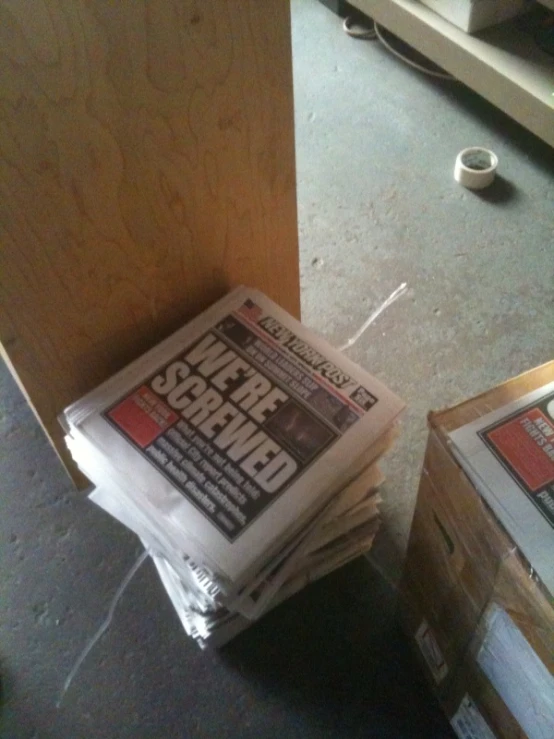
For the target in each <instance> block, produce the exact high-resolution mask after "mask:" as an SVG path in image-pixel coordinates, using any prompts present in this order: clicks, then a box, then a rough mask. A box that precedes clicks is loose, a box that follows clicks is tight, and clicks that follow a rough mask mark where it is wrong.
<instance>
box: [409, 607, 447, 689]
mask: <svg viewBox="0 0 554 739" xmlns="http://www.w3.org/2000/svg"><path fill="white" fill-rule="evenodd" d="M415 640H416V642H417V644H418V646H419V648H420V650H421V654H422V655H423V657H424V659H425V661H426V662H427V665H428V667H429V669H430V670H431V673H432V675H433V677H434V679H435V682H436V683H440V682H442V680H444V678H445V677H446V675H447V673H448V665H447V664H446V661H445V659H444V657H443V654H442V652H441V649H440V647H439V645H438V643H437V640H436V637H435V635H434V634H433V631H432V629H431V627H430V626H429V624H428V623H427V621H422V622H421V626H420V627H419V629H418V630H417V632H416V635H415Z"/></svg>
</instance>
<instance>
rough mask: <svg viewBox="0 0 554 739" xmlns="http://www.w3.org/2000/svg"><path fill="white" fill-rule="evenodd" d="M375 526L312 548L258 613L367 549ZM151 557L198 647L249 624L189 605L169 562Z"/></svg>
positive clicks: (239, 617) (222, 611)
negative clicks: (203, 611)
mask: <svg viewBox="0 0 554 739" xmlns="http://www.w3.org/2000/svg"><path fill="white" fill-rule="evenodd" d="M377 526H378V524H377V522H376V521H373V522H371V524H370V525H369V526H367V527H365V528H363V530H360V531H358V532H357V533H355V532H352V533H351V535H350V537H344V538H343V539H341V540H340V541H338V542H337V543H336V544H335V545H333V546H329V547H327V550H326V551H324V552H318V551H317V550H316V552H314V553H312V554H311V557H310V558H309V559H306V560H304V561H303V562H302V563H301V564H300V566H299V567H298V570H297V571H296V572H295V573H294V574H293V575H292V577H291V578H289V579H288V580H287V581H286V582H285V583H284V584H283V586H282V587H281V588H280V589H279V591H278V592H277V593H276V594H275V596H274V598H273V599H272V600H271V601H270V602H269V603H268V605H267V606H266V608H265V610H264V612H263V614H262V615H265V613H267V612H268V611H270V610H272V609H273V608H275V607H276V606H277V605H279V604H280V603H282V602H283V601H285V600H286V599H288V598H290V597H291V596H292V595H294V594H295V593H297V592H299V591H300V590H302V589H303V588H304V587H306V585H308V584H310V583H311V582H315V581H316V580H318V579H320V578H321V577H324V576H325V575H327V574H329V573H330V572H332V571H333V570H335V569H337V568H338V567H341V566H344V565H345V564H347V563H348V562H350V561H351V560H353V559H355V558H356V557H359V556H360V555H361V554H363V553H364V552H365V551H367V550H368V549H369V548H370V547H371V544H372V543H373V539H374V537H375V533H376V531H377ZM153 560H154V563H155V565H156V568H157V570H158V572H159V574H160V578H161V579H162V582H163V583H164V586H165V588H166V590H167V593H168V595H169V597H170V599H171V601H172V603H173V605H174V607H175V610H176V612H177V614H178V616H179V619H180V620H181V623H182V624H183V627H184V629H185V631H186V632H187V634H188V635H189V636H191V637H193V638H194V639H195V640H196V641H197V642H198V644H199V645H200V646H201V647H202V648H204V649H205V648H207V647H211V648H219V647H221V646H223V645H224V644H226V643H227V642H228V641H229V640H230V639H232V638H233V637H235V636H236V635H237V634H239V633H240V632H242V631H244V630H245V629H247V628H248V627H249V626H250V625H251V623H252V622H251V621H250V620H249V619H247V618H246V617H245V616H243V615H242V614H240V613H237V612H233V611H229V610H227V609H225V608H221V609H219V610H218V611H216V612H213V613H211V614H208V615H202V614H200V613H198V612H197V611H196V610H195V609H194V607H192V608H191V607H190V605H189V601H188V600H187V595H186V588H184V587H183V584H182V582H181V581H180V580H179V578H178V577H177V575H176V573H175V571H174V570H172V568H171V565H169V563H168V562H167V561H166V560H164V559H163V558H162V557H159V556H156V555H154V556H153Z"/></svg>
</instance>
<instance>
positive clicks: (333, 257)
mask: <svg viewBox="0 0 554 739" xmlns="http://www.w3.org/2000/svg"><path fill="white" fill-rule="evenodd" d="M293 45H294V63H295V94H296V116H297V152H298V154H297V157H298V162H297V164H298V196H299V219H300V236H301V267H302V297H303V317H304V321H305V322H306V323H307V324H308V325H310V326H312V327H313V328H315V329H317V330H319V331H320V332H321V333H323V334H325V335H326V336H327V337H328V338H330V339H331V340H332V341H334V342H336V343H342V342H343V341H344V340H345V339H346V338H348V337H349V336H350V335H351V334H352V333H353V331H354V330H355V329H356V328H357V327H358V325H360V324H361V323H362V322H363V321H364V320H365V318H366V317H367V316H368V315H369V313H370V312H371V311H372V310H373V309H374V308H375V307H376V306H377V305H379V304H380V303H381V302H382V301H383V300H384V298H386V297H387V296H388V295H389V294H390V292H391V291H392V290H393V289H394V288H396V287H397V285H398V284H399V283H401V282H403V281H406V282H408V284H409V292H408V294H407V295H406V296H404V297H403V298H401V299H400V300H398V301H397V302H396V303H395V304H394V305H393V306H391V307H390V308H389V309H388V310H387V312H386V313H385V314H384V315H382V316H381V317H380V318H379V319H378V321H377V323H376V324H375V325H374V326H373V327H371V328H370V329H369V330H368V331H367V333H366V334H365V335H364V336H363V337H362V338H361V339H360V340H359V341H358V342H357V343H356V345H355V346H354V347H353V348H352V349H351V350H350V352H349V353H350V355H351V356H352V358H353V359H355V360H357V361H358V362H360V363H362V364H363V365H364V366H365V367H367V368H368V369H370V371H372V372H373V373H374V374H375V375H377V376H378V377H379V378H381V379H382V380H384V381H385V382H386V383H387V384H389V385H390V387H391V388H393V389H394V390H396V391H397V392H398V393H399V394H400V395H402V396H403V397H404V398H405V399H406V401H407V402H408V404H409V409H408V412H407V413H406V416H405V419H404V423H403V429H402V437H401V440H400V442H399V443H398V444H397V447H396V450H395V452H394V453H393V454H392V455H391V458H390V460H389V461H388V463H387V472H388V476H389V480H388V482H387V485H386V488H385V491H384V494H385V518H386V523H387V526H386V530H385V533H384V534H383V536H381V538H380V542H379V544H378V546H377V547H376V548H375V551H374V556H373V558H374V561H375V562H376V563H377V564H378V565H379V567H380V569H381V571H382V572H383V573H384V574H385V575H386V576H387V579H388V580H389V581H390V580H393V581H394V580H395V578H396V576H397V574H398V571H399V566H400V562H401V559H402V554H403V550H404V547H405V543H406V537H407V533H408V529H409V523H410V519H411V515H412V510H413V504H414V496H415V491H416V484H417V478H418V475H419V468H420V465H421V460H422V454H423V447H424V442H425V434H426V431H425V416H426V413H427V411H428V410H429V409H430V408H438V407H440V406H444V405H449V404H452V403H454V402H456V401H457V400H461V399H463V398H465V397H468V396H470V395H473V394H475V393H477V392H479V391H481V390H484V389H485V388H487V387H489V386H491V385H493V384H495V383H497V382H499V381H500V380H503V379H505V378H507V377H509V376H511V375H514V374H516V373H518V372H520V371H522V370H524V369H527V368H529V367H531V366H533V365H536V364H538V363H540V362H542V361H544V360H547V359H549V358H551V357H552V355H553V353H554V352H553V349H554V332H553V328H554V302H553V292H552V285H553V266H554V259H553V245H554V238H553V236H554V232H553V220H552V215H553V206H552V203H553V196H554V178H553V177H552V175H553V173H554V164H553V157H552V151H551V150H550V149H548V148H547V147H546V146H544V145H542V144H541V143H540V142H539V141H537V140H536V139H535V138H533V137H532V136H530V135H529V134H527V133H526V132H524V131H523V130H522V129H521V128H519V127H518V126H516V125H515V124H513V123H512V122H511V121H509V120H508V119H507V118H505V117H504V116H503V115H501V114H500V113H498V112H497V111H495V110H494V109H493V108H492V107H490V106H489V105H487V104H486V103H484V102H483V101H481V100H480V99H479V98H477V97H476V96H474V95H473V94H471V93H470V92H469V91H468V90H466V89H464V88H462V87H461V86H458V85H455V84H451V83H437V82H436V81H434V80H431V79H429V78H426V77H423V76H421V75H420V74H418V73H416V72H414V71H412V70H411V69H409V68H407V67H405V66H404V65H402V64H401V63H400V62H398V61H397V60H396V59H394V58H392V57H391V56H390V55H389V54H388V53H387V52H386V51H385V50H384V49H383V48H382V47H380V46H379V45H378V44H376V43H373V42H360V41H354V40H352V39H350V38H348V37H347V36H346V35H344V34H343V32H342V30H341V28H340V22H339V21H338V19H337V18H336V17H335V16H333V15H332V14H331V13H330V12H329V11H328V10H327V9H325V8H324V7H323V6H321V5H320V4H318V3H317V2H315V0H293ZM474 144H481V145H487V146H490V147H491V148H493V149H494V150H495V151H496V152H497V154H498V156H499V158H500V172H501V176H502V177H501V179H500V181H499V183H498V185H497V186H496V187H495V188H494V189H492V190H491V191H490V192H488V193H487V194H485V195H482V196H478V195H475V194H472V193H469V192H466V191H464V190H462V189H461V188H459V187H458V186H457V185H456V184H455V183H454V181H453V179H452V169H453V165H454V158H455V156H456V154H457V152H458V151H459V150H460V149H462V148H463V147H465V146H469V145H474ZM0 411H1V412H0V443H1V445H2V451H3V453H2V455H0V480H1V485H2V496H3V507H2V516H1V517H0V543H1V549H2V557H1V558H0V640H1V644H2V646H1V647H0V675H1V682H2V689H3V707H2V710H1V715H0V721H1V722H2V724H1V726H2V728H0V735H1V736H2V737H6V739H29V738H30V737H34V738H35V739H49V737H53V738H54V737H55V739H81V737H83V739H84V737H86V738H87V739H92V738H95V737H110V739H112V737H133V739H137V738H139V739H140V738H142V737H148V738H150V737H152V739H154V737H155V738H156V739H159V737H161V736H163V737H164V738H165V737H168V738H169V737H171V738H173V737H187V738H188V737H217V739H219V738H220V737H230V738H234V737H240V738H241V739H242V737H257V738H259V737H261V738H262V739H265V738H267V739H273V737H286V738H287V739H288V738H289V737H302V738H303V739H310V738H311V737H314V739H315V738H318V739H319V738H320V737H321V738H322V737H368V736H371V737H381V736H383V737H384V736H387V737H399V738H400V737H425V738H426V739H429V738H430V737H432V738H433V739H440V737H447V736H450V733H449V730H448V727H447V726H446V722H445V720H444V718H443V717H442V715H441V714H440V713H439V712H438V709H437V707H436V705H435V704H434V703H433V701H432V700H431V698H430V695H429V694H428V693H427V692H426V688H425V686H424V685H423V683H422V682H421V678H420V676H419V674H418V672H417V669H416V668H415V666H414V664H413V662H412V661H411V657H410V655H409V653H408V651H407V647H406V643H405V641H404V640H403V638H402V636H401V634H400V633H399V632H398V629H397V628H396V627H395V626H394V624H393V621H392V619H391V618H390V615H391V613H392V608H393V605H394V591H393V590H392V589H391V588H390V587H389V586H388V585H387V583H386V582H385V581H383V580H382V579H380V578H379V577H376V575H375V573H374V572H372V570H371V569H369V568H368V566H367V565H366V566H364V563H363V562H358V563H356V564H354V565H352V566H351V567H350V568H348V569H347V570H345V571H342V572H339V573H336V574H335V575H333V576H332V577H330V578H327V579H326V580H324V581H323V582H321V583H319V584H318V585H316V586H315V587H312V588H310V589H309V590H308V591H307V592H304V593H303V594H301V595H300V596H299V597H297V598H295V599H293V600H292V601H290V602H289V603H288V604H285V605H284V606H282V607H281V608H280V609H278V610H277V611H275V612H274V613H273V614H271V615H270V616H269V617H268V618H267V619H264V620H263V621H262V622H261V623H260V624H258V625H256V626H255V627H253V628H252V629H251V630H250V631H249V632H247V634H245V635H243V636H241V637H239V638H238V639H237V640H236V641H235V642H234V643H233V644H232V645H231V646H230V647H229V648H228V649H227V650H223V652H222V653H221V654H219V653H215V654H213V653H212V654H202V653H200V652H199V651H198V650H197V649H196V647H195V646H194V645H192V644H190V642H188V641H187V640H186V639H184V637H183V634H182V631H181V628H180V626H179V624H178V622H177V619H176V617H175V615H174V614H173V612H172V610H171V606H170V604H169V602H168V600H167V598H166V597H165V594H164V593H163V591H162V589H161V588H160V586H159V584H158V583H157V580H156V577H155V574H154V571H153V568H152V567H151V566H150V565H145V566H144V567H143V568H142V569H141V570H140V571H139V573H138V574H137V576H136V578H135V580H134V581H133V583H132V585H131V586H130V588H129V590H128V592H127V594H126V596H125V599H124V600H123V601H122V603H121V604H120V606H119V607H118V610H117V612H116V615H115V619H114V622H113V624H112V626H111V628H110V630H109V632H108V633H107V634H106V636H105V637H104V638H103V640H102V641H101V642H100V643H99V644H98V645H97V647H96V649H95V650H94V652H92V653H91V655H90V656H89V658H88V659H87V661H86V662H85V664H84V665H83V668H82V670H81V671H80V673H79V674H78V676H77V678H76V679H75V681H74V683H73V685H72V687H71V689H70V691H69V692H68V694H67V695H66V696H65V698H64V702H63V704H62V707H61V708H60V709H59V710H56V709H55V701H56V699H57V697H58V696H59V691H60V688H61V686H62V684H63V681H64V679H65V677H66V675H67V674H68V672H69V670H70V668H71V666H72V664H73V662H74V660H75V658H76V656H77V655H78V654H79V652H80V650H81V649H82V647H83V644H84V643H85V642H86V640H87V639H88V638H89V637H90V635H91V633H92V632H93V631H94V630H95V629H96V627H97V626H98V624H99V623H100V621H101V620H102V618H103V617H104V615H105V613H106V608H107V605H108V603H109V601H110V598H111V596H112V595H113V592H114V591H115V590H116V588H117V586H118V585H119V583H120V582H121V580H122V578H123V576H124V574H125V573H126V572H127V571H128V569H129V567H130V565H131V563H132V562H133V561H134V559H135V558H136V556H137V553H138V552H139V551H140V547H138V546H137V542H136V540H135V539H134V537H133V536H132V535H131V534H128V533H127V532H126V531H124V530H123V529H122V528H121V527H120V526H118V525H117V524H116V523H115V522H112V521H111V520H110V519H109V518H108V517H107V516H104V515H103V514H101V513H100V512H98V511H96V510H95V509H94V508H93V507H92V506H91V505H89V504H88V503H86V501H83V500H82V496H80V495H78V494H77V493H75V492H74V491H73V489H72V488H71V485H70V484H69V482H68V480H67V478H66V477H65V475H64V473H63V471H62V470H61V468H60V466H59V464H58V462H57V459H56V457H55V455H54V454H53V452H52V451H51V450H50V449H49V447H48V444H47V442H46V440H45V439H44V437H43V435H42V432H41V431H40V429H39V427H38V425H37V423H36V422H35V421H34V419H33V417H32V415H31V413H30V411H29V410H28V408H27V407H26V405H25V402H24V400H23V398H22V396H21V395H20V394H19V392H18V390H17V389H16V386H15V384H14V383H13V382H12V380H11V379H10V378H9V375H8V373H7V370H6V369H5V367H3V366H2V367H1V368H0ZM322 645H325V646H324V647H322Z"/></svg>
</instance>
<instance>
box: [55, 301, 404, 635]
mask: <svg viewBox="0 0 554 739" xmlns="http://www.w3.org/2000/svg"><path fill="white" fill-rule="evenodd" d="M402 408H403V404H402V402H401V401H400V400H399V399H398V398H397V397H396V396H395V395H393V394H392V393H391V392H390V391H389V390H387V388H385V387H384V386H383V385H382V384H381V383H379V382H378V381H377V380H375V379H374V378H373V377H371V376H370V375H368V374H367V373H366V372H365V371H363V370H362V369H360V368H359V367H358V366H356V365H355V364H354V363H352V362H351V361H350V360H348V359H347V358H346V357H345V356H344V355H342V354H341V353H340V352H338V351H337V350H335V349H333V348H332V347H331V346H330V345H329V344H327V343H326V342H325V341H324V340H323V339H321V338H320V337H318V336H316V335H315V334H314V333H313V332H311V331H309V330H308V329H306V328H305V327H304V326H302V325H301V324H300V323H299V322H298V321H296V320H295V319H293V318H292V317H291V316H290V315H289V314H288V313H286V312H285V311H283V310H282V309H281V308H279V307H278V306H277V305H275V304H274V303H273V302H271V301H270V300H269V299H268V298H266V297H265V296H264V295H262V294H260V293H259V292H257V291H254V290H250V289H247V288H239V289H237V290H234V291H233V292H231V293H230V294H229V295H227V296H226V297H225V298H223V299H222V300H220V301H219V302H218V303H216V304H215V305H213V306H212V307H211V308H209V309H208V310H207V311H205V312H204V313H203V314H202V315H200V316H199V317H197V318H196V319H195V320H193V321H191V322H190V323H188V324H187V325H186V326H184V327H183V328H182V329H180V330H179V331H177V332H176V333H175V334H174V335H173V336H171V337H169V338H168V339H166V340H165V341H163V342H162V343H161V344H159V345H158V346H157V347H155V348H154V349H152V350H151V351H150V352H148V353H147V354H145V355H144V356H142V357H141V358H140V359H138V360H136V361H135V362H133V363H132V364H131V365H129V366H128V367H126V368H125V369H124V370H122V371H121V372H119V373H118V374H117V375H115V376H114V377H112V378H111V379H109V380H108V381H107V382H105V383H104V384H102V385H101V386H100V387H98V388H97V389H96V390H94V391H92V392H91V393H89V394H88V395H86V396H85V397H84V398H82V399H81V400H80V401H78V402H77V403H74V404H73V405H71V406H70V407H69V408H67V409H66V410H65V412H64V414H63V416H62V419H61V420H62V424H63V425H64V428H65V430H66V433H67V436H66V441H67V445H68V447H69V449H70V451H71V454H72V456H73V458H74V460H75V461H76V463H77V464H78V466H79V467H80V469H81V470H82V471H83V473H84V474H85V475H86V476H87V477H88V478H89V479H90V480H91V481H92V482H93V483H94V485H95V489H94V491H93V492H92V493H91V496H90V497H91V499H92V500H93V501H94V502H95V503H96V504H97V505H99V506H101V507H102V508H103V509H105V510H106V511H107V512H109V513H110V514H111V515H112V516H114V517H115V518H117V519H118V520H119V521H121V522H122V523H123V524H124V525H125V526H127V527H128V528H130V529H131V530H133V531H134V532H135V533H136V534H137V535H138V536H139V537H140V538H141V540H142V542H143V543H144V546H145V547H146V548H147V550H148V551H149V553H150V554H151V556H152V558H153V560H154V563H155V565H156V568H157V570H158V572H159V575H160V578H161V580H162V582H163V584H164V586H165V588H166V590H167V592H168V594H169V596H170V598H171V600H172V602H173V604H174V606H175V608H176V610H177V613H178V615H179V617H180V619H181V621H182V623H183V625H184V627H185V629H186V631H187V632H188V633H189V634H190V635H191V636H193V637H194V638H195V639H196V640H197V641H198V643H199V644H200V645H201V646H202V647H205V646H219V645H221V644H223V643H225V642H226V641H227V640H228V639H229V638H231V637H232V636H233V635H234V634H236V633H238V632H239V631H241V630H242V629H244V628H245V627H246V626H247V625H248V624H249V623H250V622H251V621H252V620H254V619H257V618H259V617H260V616H261V615H262V614H263V613H265V612H266V611H267V610H269V609H270V608H272V607H273V606H274V605H276V604H277V603H280V602H281V601H282V600H284V599H285V598H287V597H289V596H290V595H292V594H293V593H295V592H297V591H298V590H299V589H301V588H302V587H303V586H304V585H306V584H307V583H308V582H310V581H312V580H315V579H316V578H318V577H321V576H323V575H325V574H326V573H328V572H331V571H332V570H334V569H336V568H337V567H339V566H341V565H343V564H345V563H346V562H347V561H349V560H350V559H352V558H354V557H356V556H358V555H360V554H361V553H363V552H364V551H367V550H368V549H369V548H370V546H371V543H372V541H373V538H374V536H375V533H376V530H377V523H378V502H379V498H378V495H377V493H376V491H377V488H378V486H379V485H380V483H381V482H382V475H381V472H380V470H379V467H378V466H377V461H378V459H379V457H380V456H381V455H382V454H383V453H384V452H385V451H386V450H387V449H388V448H389V446H390V445H391V443H392V441H393V439H394V435H395V421H396V419H397V417H398V415H399V413H400V412H401V410H402Z"/></svg>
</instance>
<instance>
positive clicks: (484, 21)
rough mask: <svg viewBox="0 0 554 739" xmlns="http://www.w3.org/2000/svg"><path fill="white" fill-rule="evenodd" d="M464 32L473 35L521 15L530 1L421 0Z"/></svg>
mask: <svg viewBox="0 0 554 739" xmlns="http://www.w3.org/2000/svg"><path fill="white" fill-rule="evenodd" d="M421 2H422V3H423V5H427V7H429V8H431V9H432V10H434V11H435V13H438V14H439V15H441V16H442V17H443V18H446V20H448V21H450V22H451V23H454V25H455V26H458V27H459V28H461V29H462V30H463V31H468V32H469V33H473V32H475V31H480V30H481V29H483V28H487V27H488V26H494V25H496V24H497V23H502V22H503V21H506V20H508V19H510V18H514V17H515V16H516V15H520V13H523V12H524V11H525V10H527V8H529V6H530V4H531V3H530V2H529V0H421Z"/></svg>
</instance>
